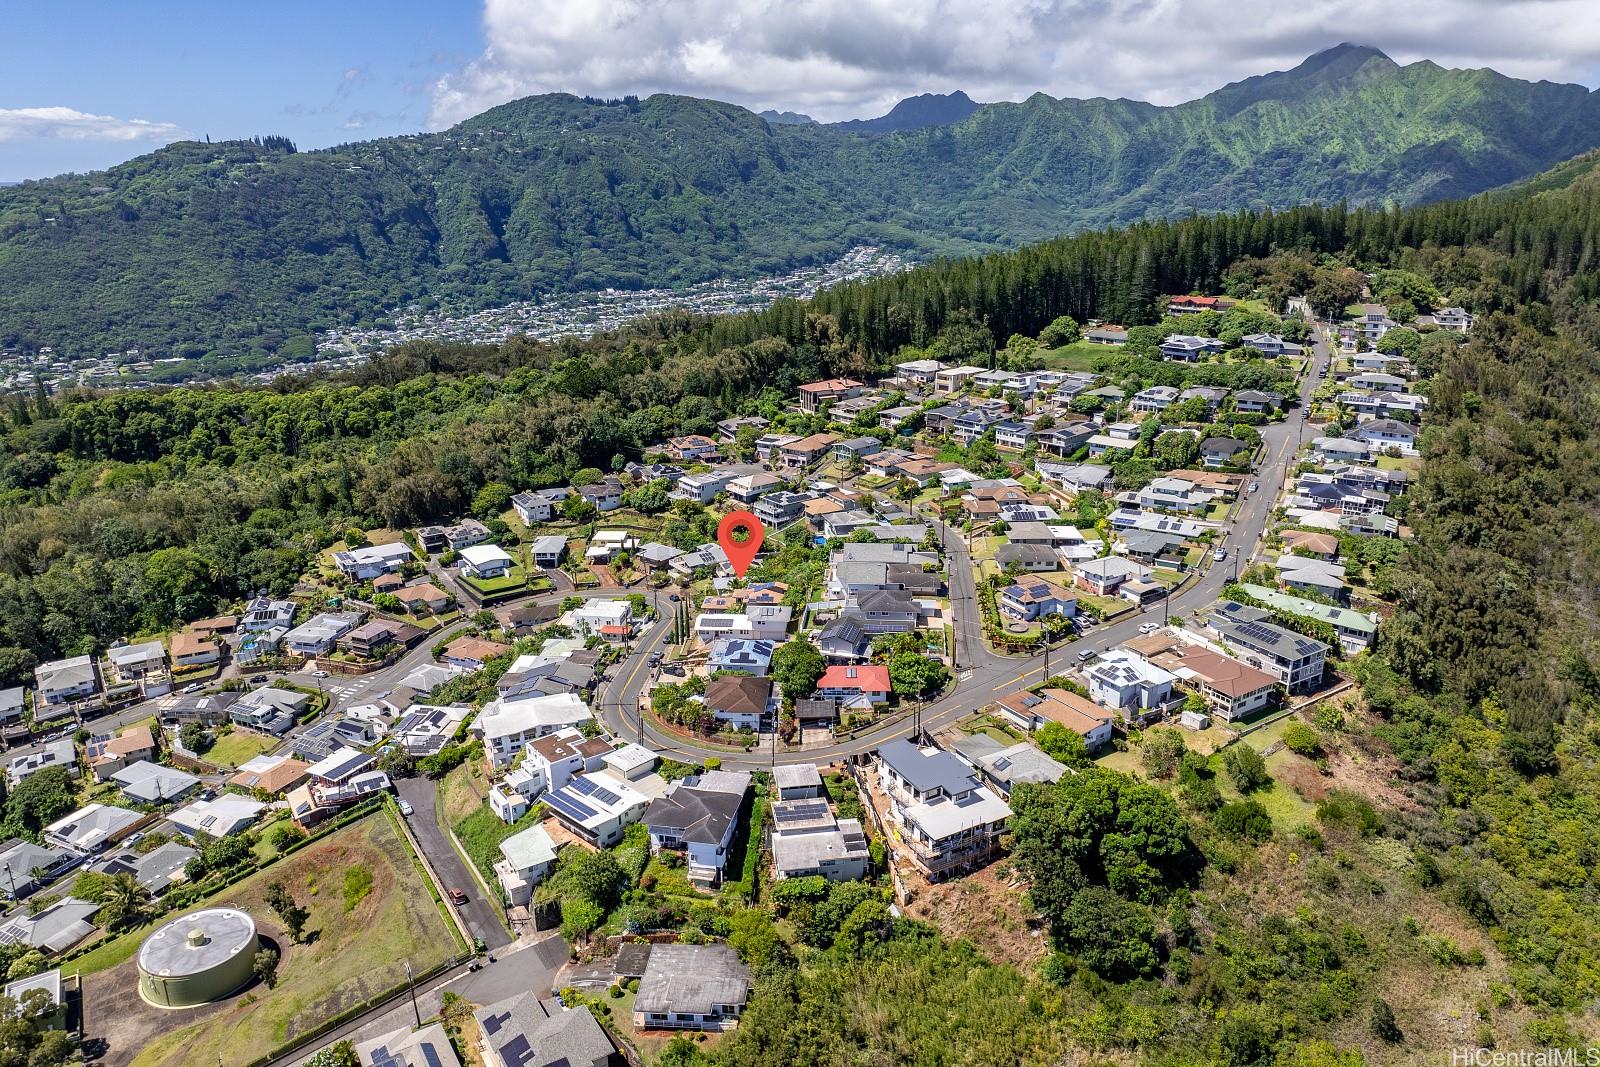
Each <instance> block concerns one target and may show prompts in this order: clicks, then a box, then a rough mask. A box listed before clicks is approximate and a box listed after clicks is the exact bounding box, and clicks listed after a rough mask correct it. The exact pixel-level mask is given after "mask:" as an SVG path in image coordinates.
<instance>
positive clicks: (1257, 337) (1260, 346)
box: [1239, 333, 1302, 359]
mask: <svg viewBox="0 0 1600 1067" xmlns="http://www.w3.org/2000/svg"><path fill="white" fill-rule="evenodd" d="M1239 344H1240V345H1241V346H1242V347H1244V348H1253V349H1255V350H1256V351H1257V352H1260V353H1261V354H1262V355H1263V356H1265V357H1266V358H1268V359H1273V358H1276V357H1277V356H1298V355H1300V353H1301V351H1302V349H1301V347H1300V346H1299V345H1297V344H1293V343H1292V342H1289V341H1285V340H1284V339H1283V338H1282V337H1280V336H1278V335H1277V334H1275V333H1252V334H1246V335H1245V336H1244V337H1242V338H1241V339H1240V340H1239Z"/></svg>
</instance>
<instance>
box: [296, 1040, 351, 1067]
mask: <svg viewBox="0 0 1600 1067" xmlns="http://www.w3.org/2000/svg"><path fill="white" fill-rule="evenodd" d="M306 1067H361V1060H360V1059H359V1058H358V1057H357V1056H356V1047H355V1045H353V1044H351V1043H350V1042H349V1041H336V1042H334V1043H333V1044H331V1045H329V1046H328V1047H327V1048H325V1049H322V1050H321V1051H320V1052H318V1053H317V1054H316V1055H315V1056H312V1057H311V1058H310V1059H309V1060H306Z"/></svg>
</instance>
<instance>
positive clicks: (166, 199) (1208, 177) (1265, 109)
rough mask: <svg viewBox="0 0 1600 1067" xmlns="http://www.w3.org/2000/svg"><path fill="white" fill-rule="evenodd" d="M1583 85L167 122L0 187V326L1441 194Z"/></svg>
mask: <svg viewBox="0 0 1600 1067" xmlns="http://www.w3.org/2000/svg"><path fill="white" fill-rule="evenodd" d="M955 96H956V94H951V96H949V97H938V98H926V99H925V103H926V102H927V101H928V100H931V101H933V102H935V103H937V101H941V100H942V101H945V102H946V103H948V102H949V101H951V100H952V99H953V98H954V97H955ZM959 97H960V99H959V100H957V101H956V105H957V107H965V105H964V104H962V103H961V101H965V102H966V104H972V102H971V101H970V99H969V98H967V97H966V96H965V94H964V93H961V94H959ZM911 99H912V100H913V101H916V100H918V99H923V98H911ZM1596 99H1597V98H1596V96H1595V94H1592V93H1590V92H1589V91H1588V90H1587V89H1585V88H1584V87H1582V86H1578V85H1559V84H1556V83H1551V82H1526V81H1519V80H1516V79H1510V78H1506V77H1504V76H1502V75H1499V74H1497V73H1495V72H1493V71H1487V70H1451V69H1447V68H1444V67H1440V66H1438V65H1436V64H1432V63H1425V62H1423V63H1412V64H1408V65H1405V66H1400V65H1398V64H1395V63H1394V62H1393V60H1391V59H1389V57H1388V56H1386V55H1384V54H1383V53H1381V52H1379V51H1378V50H1376V49H1371V48H1367V47H1364V46H1358V45H1340V46H1336V47H1335V48H1332V49H1327V50H1324V51H1322V52H1318V53H1316V54H1315V55H1313V56H1311V57H1308V58H1307V60H1306V61H1304V62H1302V63H1301V64H1299V65H1297V66H1296V67H1294V68H1291V69H1290V70H1288V71H1278V72H1272V73H1269V74H1263V75H1258V76H1256V77H1253V78H1247V79H1243V80H1241V81H1238V82H1234V83H1231V84H1229V85H1227V86H1223V87H1222V88H1220V89H1218V90H1216V91H1215V92H1213V93H1209V94H1207V95H1205V96H1203V97H1200V98H1198V99H1196V100H1192V101H1188V102H1185V103H1183V104H1177V105H1172V106H1165V107H1163V106H1158V105H1155V104H1151V103H1148V102H1144V101H1134V100H1127V99H1109V98H1105V97H1096V98H1088V99H1074V98H1064V99H1058V98H1053V97H1050V96H1048V95H1046V94H1043V93H1035V94H1033V95H1031V96H1029V97H1028V98H1027V99H1026V100H1023V101H1020V102H998V103H989V104H982V105H977V104H972V110H971V111H970V112H969V113H968V114H966V115H965V117H963V118H961V119H959V121H955V122H951V123H939V124H932V125H922V126H918V127H917V128H913V129H895V130H883V131H879V132H870V131H862V130H857V129H852V128H849V127H845V128H841V126H839V125H821V124H809V125H798V124H783V123H779V124H773V123H771V122H769V121H768V120H766V119H764V118H762V117H761V116H759V115H757V114H755V113H753V112H751V111H749V110H747V109H745V108H743V107H739V106H737V105H733V104H728V103H722V102H719V101H713V100H703V99H699V98H694V97H683V96H671V95H656V96H651V97H648V98H646V99H643V100H639V99H636V98H628V99H625V100H622V101H596V100H585V99H581V98H579V97H576V96H571V95H568V94H547V95H543V96H536V97H527V98H523V99H521V100H516V101H511V102H508V103H506V104H502V105H499V106H498V107H495V108H491V109H489V110H487V111H485V112H483V113H482V114H480V115H477V116H474V117H472V118H470V119H467V120H465V121H463V122H462V123H459V124H458V125H456V126H454V127H451V128H450V129H448V130H445V131H442V132H440V133H433V134H418V135H410V136H403V137H391V138H383V139H379V140H375V141H366V142H356V143H352V144H349V145H342V146H338V147H335V148H329V149H321V150H316V151H311V152H298V153H296V152H291V151H288V150H287V149H286V148H285V147H284V146H281V145H278V144H276V143H268V144H262V143H252V142H219V143H216V144H203V143H198V142H179V143H176V144H173V145H171V146H168V147H167V148H164V149H161V150H159V151H157V152H154V153H150V154H148V155H145V156H141V157H139V158H137V159H135V160H131V161H129V162H128V163H125V164H122V165H120V166H118V167H114V168H111V169H110V170H108V171H103V172H97V173H95V174H90V175H69V176H63V177H61V178H57V179H51V180H48V181H42V182H31V183H27V184H24V185H21V186H13V187H10V188H5V189H0V343H9V344H27V345H51V346H53V347H55V348H56V349H57V350H58V351H62V352H65V353H68V354H74V355H77V354H100V352H103V351H120V350H123V349H128V348H138V349H141V350H144V351H146V352H150V353H153V354H158V355H169V354H173V355H180V356H204V355H207V354H209V353H217V354H222V355H226V356H228V357H229V358H232V357H234V356H238V355H246V356H265V355H266V354H270V353H280V352H284V351H287V352H288V353H289V354H290V355H291V356H293V355H294V354H295V353H296V352H299V351H304V350H306V349H307V348H308V347H309V346H310V344H311V343H312V341H311V338H310V336H309V335H310V334H311V333H313V332H315V331H318V330H321V329H325V328H327V327H329V326H335V325H340V324H348V323H358V322H373V321H379V320H381V317H382V314H383V311H384V309H386V308H392V307H395V306H397V305H401V304H405V303H410V302H413V301H417V300H423V301H435V300H437V301H444V302H448V303H450V304H452V305H453V306H478V307H482V306H489V305H494V304H503V303H508V302H511V301H513V300H519V299H527V298H530V297H533V296H537V295H540V294H544V293H549V292H554V291H561V290H576V289H596V288H603V287H607V286H613V287H619V288H643V287H653V286H662V285H680V284H691V283H694V282H698V281H704V280H707V279H710V278H715V277H725V276H753V275H757V274H767V273H781V272H784V271H787V270H791V269H793V268H795V267H797V266H802V265H808V264H814V263H818V262H822V261H825V260H828V259H832V258H834V257H836V256H837V255H839V254H840V253H841V252H843V251H844V250H845V249H847V248H848V247H850V246H851V245H853V244H861V243H869V244H880V245H885V246H889V247H893V248H896V249H900V250H907V251H911V252H913V253H916V254H919V255H943V254H963V253H971V252H980V251H984V250H988V249H993V248H1005V247H1015V246H1017V245H1020V244H1024V243H1027V242H1031V241H1036V240H1039V239H1042V238H1046V237H1050V236H1053V235H1055V234H1058V233H1062V232H1068V231H1072V230H1076V229H1082V228H1089V227H1097V226H1102V225H1108V224H1124V223H1129V222H1134V221H1137V220H1139V219H1143V218H1153V217H1161V216H1171V215H1176V214H1184V213H1187V212H1190V211H1200V212H1213V211H1233V210H1237V209H1241V208H1260V207H1268V206H1271V207H1285V206H1290V205H1293V204H1297V203H1303V202H1307V201H1313V200H1316V201H1326V202H1333V201H1340V200H1344V201H1349V202H1352V203H1373V204H1388V203H1393V204H1408V203H1418V202H1425V201H1430V200H1436V199H1443V198H1447V197H1459V196H1465V195H1471V194H1475V193H1478V192H1483V191H1485V190H1489V189H1494V188H1498V187H1500V186H1503V185H1505V184H1507V183H1510V182H1514V181H1517V180H1519V179H1523V178H1527V177H1529V176H1532V175H1535V174H1538V173H1540V172H1541V171H1544V170H1545V169H1547V168H1549V167H1551V166H1553V165H1554V164H1556V163H1558V162H1560V161H1561V160H1564V159H1567V158H1569V157H1571V156H1574V155H1577V154H1578V153H1580V152H1583V151H1585V150H1588V149H1591V148H1594V147H1596V146H1600V106H1597V104H1596ZM902 103H903V104H904V103H906V102H904V101H903V102H902ZM897 109H898V105H897ZM917 111H918V109H917V108H916V107H910V108H907V112H909V113H911V114H916V113H917ZM893 113H894V112H893V111H891V112H890V115H893ZM926 113H927V109H926V108H924V109H923V112H922V114H923V115H924V117H925V116H926ZM883 117H888V116H883ZM902 117H905V114H903V115H902ZM869 121H871V120H869Z"/></svg>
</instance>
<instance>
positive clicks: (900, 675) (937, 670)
mask: <svg viewBox="0 0 1600 1067" xmlns="http://www.w3.org/2000/svg"><path fill="white" fill-rule="evenodd" d="M807 647H809V645H808V646H807ZM817 658H818V659H819V660H820V659H821V658H822V657H821V655H820V653H819V654H818V657H817ZM818 677H821V674H820V672H819V674H818ZM949 678H950V671H949V669H948V668H946V667H945V665H944V664H943V663H940V662H939V661H938V660H933V659H929V658H928V657H927V656H924V655H923V654H922V653H920V652H910V651H906V652H897V653H895V654H894V655H893V656H891V657H890V658H889V685H890V687H891V688H893V690H894V694H895V696H898V697H900V698H902V699H921V698H925V697H928V696H931V695H932V694H934V693H937V692H938V691H939V690H941V689H943V688H944V685H945V682H946V681H948V680H949ZM811 685H812V688H815V687H816V682H815V681H813V682H812V683H811ZM788 691H789V690H788V687H785V688H784V692H785V693H787V692H788Z"/></svg>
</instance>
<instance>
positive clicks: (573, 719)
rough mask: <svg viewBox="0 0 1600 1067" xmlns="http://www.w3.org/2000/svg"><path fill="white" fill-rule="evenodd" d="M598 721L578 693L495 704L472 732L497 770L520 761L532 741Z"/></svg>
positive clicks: (484, 710) (485, 708) (555, 694)
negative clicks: (512, 762) (518, 755)
mask: <svg viewBox="0 0 1600 1067" xmlns="http://www.w3.org/2000/svg"><path fill="white" fill-rule="evenodd" d="M592 718H594V716H593V714H591V713H590V711H589V706H588V705H587V704H585V703H584V702H583V699H582V698H581V697H579V696H578V695H577V694H576V693H570V692H568V693H552V694H549V695H539V696H524V697H516V698H514V699H508V698H504V697H502V698H500V699H498V700H491V701H490V702H489V703H487V704H485V705H484V706H483V711H482V712H481V713H480V714H479V715H478V717H477V718H476V719H475V720H473V723H472V731H473V733H476V734H478V735H479V736H481V737H482V738H483V743H484V747H485V748H486V749H487V750H488V752H489V756H490V758H491V759H492V760H493V761H494V764H495V766H497V767H503V766H505V765H506V764H508V763H510V762H511V761H512V760H514V759H515V758H516V757H517V754H518V753H519V752H521V751H522V746H523V745H525V744H527V743H528V742H529V741H533V740H535V739H537V738H540V737H543V736H544V735H545V734H548V733H554V732H555V731H556V730H561V729H565V728H567V727H569V726H577V725H579V724H581V723H584V722H588V721H589V720H590V719H592Z"/></svg>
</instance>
